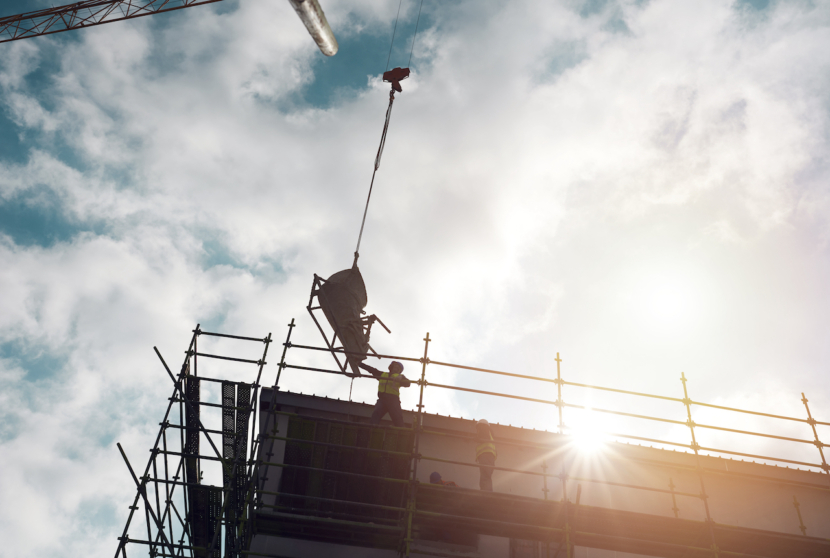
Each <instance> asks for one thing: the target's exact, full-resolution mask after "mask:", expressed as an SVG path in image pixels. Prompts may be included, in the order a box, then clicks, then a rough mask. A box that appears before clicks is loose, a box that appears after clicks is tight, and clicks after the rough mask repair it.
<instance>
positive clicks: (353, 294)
mask: <svg viewBox="0 0 830 558" xmlns="http://www.w3.org/2000/svg"><path fill="white" fill-rule="evenodd" d="M317 300H318V301H319V302H320V308H322V310H323V313H324V314H325V315H326V319H327V320H328V321H329V324H331V327H332V329H333V330H334V331H335V333H337V337H338V339H340V342H341V343H342V344H343V348H344V349H345V350H346V352H347V353H361V354H365V353H367V352H368V351H369V336H368V334H367V333H364V329H363V322H362V321H361V314H362V312H363V309H364V308H366V303H367V302H368V299H367V297H366V285H365V284H364V283H363V276H362V275H360V270H359V269H358V268H357V266H354V267H352V268H350V269H344V270H343V271H338V272H337V273H335V274H334V275H332V276H331V277H329V278H328V279H327V280H326V281H324V282H323V284H322V285H321V286H320V292H319V294H318V296H317ZM365 358H366V357H365V356H358V355H346V359H347V361H348V363H349V366H351V368H352V372H354V373H355V375H360V369H359V368H358V367H357V365H358V364H359V363H360V362H362V361H363V360H365Z"/></svg>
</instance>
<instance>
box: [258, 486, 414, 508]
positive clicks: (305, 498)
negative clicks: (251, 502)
mask: <svg viewBox="0 0 830 558" xmlns="http://www.w3.org/2000/svg"><path fill="white" fill-rule="evenodd" d="M257 494H265V495H268V496H285V497H291V498H302V499H303V500H315V501H319V502H334V503H335V504H348V505H350V506H361V507H364V508H374V509H378V510H389V511H401V512H405V511H406V508H398V507H395V506H383V505H381V504H369V503H366V502H350V501H348V500H337V499H335V498H320V497H319V496H307V495H305V494H289V493H287V492H269V491H267V490H259V491H257ZM262 505H263V506H265V505H267V504H262Z"/></svg>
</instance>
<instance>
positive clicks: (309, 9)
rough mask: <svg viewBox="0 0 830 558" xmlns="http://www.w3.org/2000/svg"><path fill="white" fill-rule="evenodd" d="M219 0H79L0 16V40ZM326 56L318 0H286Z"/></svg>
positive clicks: (328, 43)
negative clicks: (43, 8) (63, 4)
mask: <svg viewBox="0 0 830 558" xmlns="http://www.w3.org/2000/svg"><path fill="white" fill-rule="evenodd" d="M221 1H222V0H82V1H81V2H74V3H72V4H67V5H66V6H59V7H57V8H47V9H45V10H37V11H34V12H27V13H24V14H18V15H13V16H5V17H0V43H7V42H10V41H18V40H20V39H30V38H32V37H40V36H41V35H51V34H53V33H61V32H63V31H71V30H73V29H82V28H86V27H93V26H95V25H102V24H104V23H112V22H114V21H122V20H125V19H134V18H137V17H143V16H148V15H153V14H160V13H163V12H172V11H175V10H183V9H184V8H192V7H194V6H201V5H203V4H213V3H215V2H221ZM288 1H289V2H290V3H291V6H292V7H293V8H294V10H295V11H296V12H297V15H299V16H300V19H301V20H302V22H303V24H304V25H305V27H306V29H308V32H309V34H310V35H311V37H312V38H313V39H314V42H315V43H317V46H318V47H320V51H321V52H322V53H323V54H325V55H326V56H334V55H335V54H336V53H337V48H338V45H337V39H335V38H334V33H332V30H331V27H329V24H328V21H326V16H325V14H324V13H323V9H322V8H321V7H320V3H319V2H318V0H288Z"/></svg>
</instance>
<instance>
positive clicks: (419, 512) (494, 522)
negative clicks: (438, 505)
mask: <svg viewBox="0 0 830 558" xmlns="http://www.w3.org/2000/svg"><path fill="white" fill-rule="evenodd" d="M415 515H426V516H430V517H439V518H443V519H456V520H461V521H464V522H469V523H478V524H488V523H489V524H491V525H504V526H505V527H530V528H532V529H538V530H540V531H547V532H549V533H564V532H565V530H564V529H559V528H557V527H544V526H542V525H528V524H526V523H511V522H509V521H500V520H498V519H484V518H480V517H464V516H463V515H451V514H448V513H439V512H429V511H423V510H419V509H416V510H415Z"/></svg>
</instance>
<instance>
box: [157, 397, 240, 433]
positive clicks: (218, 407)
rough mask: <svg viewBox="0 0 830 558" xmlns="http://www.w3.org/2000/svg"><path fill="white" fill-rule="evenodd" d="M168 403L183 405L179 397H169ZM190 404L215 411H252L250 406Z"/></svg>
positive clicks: (193, 402) (182, 400)
mask: <svg viewBox="0 0 830 558" xmlns="http://www.w3.org/2000/svg"><path fill="white" fill-rule="evenodd" d="M170 401H173V402H174V403H184V399H182V398H180V397H175V396H174V397H171V398H170ZM190 404H191V405H199V406H201V407H215V408H217V409H228V410H233V411H246V412H247V411H252V410H253V406H252V405H248V406H247V407H234V406H225V405H222V404H220V403H210V402H208V401H191V402H190ZM205 430H206V431H207V429H205ZM220 433H221V432H220Z"/></svg>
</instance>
